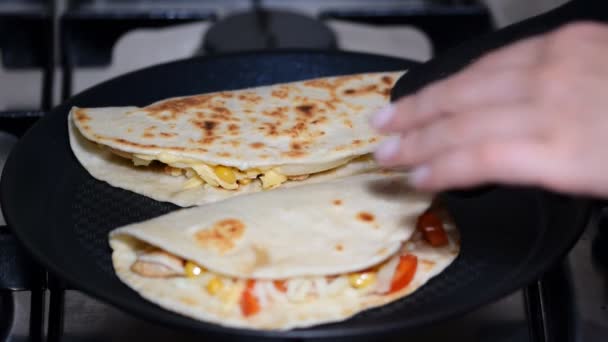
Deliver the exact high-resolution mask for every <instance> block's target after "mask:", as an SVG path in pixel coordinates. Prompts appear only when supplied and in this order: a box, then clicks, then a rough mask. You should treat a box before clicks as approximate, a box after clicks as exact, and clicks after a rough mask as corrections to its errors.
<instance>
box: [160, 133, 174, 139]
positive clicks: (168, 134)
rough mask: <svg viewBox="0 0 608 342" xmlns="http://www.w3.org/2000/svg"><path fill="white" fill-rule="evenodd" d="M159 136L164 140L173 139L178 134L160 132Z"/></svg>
mask: <svg viewBox="0 0 608 342" xmlns="http://www.w3.org/2000/svg"><path fill="white" fill-rule="evenodd" d="M159 134H160V136H161V137H163V138H173V137H174V136H176V135H177V134H176V133H169V132H160V133H159Z"/></svg>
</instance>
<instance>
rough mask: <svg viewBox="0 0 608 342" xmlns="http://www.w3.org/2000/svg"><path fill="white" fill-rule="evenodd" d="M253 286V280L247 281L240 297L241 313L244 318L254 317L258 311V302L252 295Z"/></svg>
mask: <svg viewBox="0 0 608 342" xmlns="http://www.w3.org/2000/svg"><path fill="white" fill-rule="evenodd" d="M254 286H255V280H252V279H250V280H247V285H246V287H245V290H244V291H243V295H242V296H241V312H242V313H243V316H245V317H249V316H252V315H255V314H256V313H258V312H259V311H260V302H259V301H258V298H257V297H256V296H255V294H254V293H253V287H254Z"/></svg>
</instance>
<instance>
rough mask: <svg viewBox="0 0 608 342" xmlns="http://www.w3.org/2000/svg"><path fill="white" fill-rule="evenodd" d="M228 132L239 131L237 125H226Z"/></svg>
mask: <svg viewBox="0 0 608 342" xmlns="http://www.w3.org/2000/svg"><path fill="white" fill-rule="evenodd" d="M228 130H229V131H230V132H234V131H238V130H239V125H237V124H230V125H228Z"/></svg>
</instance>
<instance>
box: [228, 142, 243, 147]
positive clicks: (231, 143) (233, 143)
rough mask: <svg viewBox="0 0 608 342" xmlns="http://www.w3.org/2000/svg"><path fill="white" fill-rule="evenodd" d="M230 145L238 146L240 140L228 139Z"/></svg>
mask: <svg viewBox="0 0 608 342" xmlns="http://www.w3.org/2000/svg"><path fill="white" fill-rule="evenodd" d="M230 145H232V147H239V146H240V145H241V142H240V141H238V140H230Z"/></svg>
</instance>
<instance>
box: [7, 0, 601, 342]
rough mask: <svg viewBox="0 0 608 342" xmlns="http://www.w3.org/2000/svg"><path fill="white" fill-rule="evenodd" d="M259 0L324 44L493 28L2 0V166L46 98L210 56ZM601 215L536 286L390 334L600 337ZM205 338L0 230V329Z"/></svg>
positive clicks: (417, 3)
mask: <svg viewBox="0 0 608 342" xmlns="http://www.w3.org/2000/svg"><path fill="white" fill-rule="evenodd" d="M256 5H257V6H262V7H263V8H264V9H272V10H276V11H289V12H290V13H295V14H296V15H298V16H301V17H306V18H307V19H308V22H309V23H311V25H316V24H319V27H324V28H326V29H327V30H328V31H329V32H330V34H331V35H333V44H329V45H327V46H326V45H323V44H325V43H323V40H322V39H320V40H319V42H315V43H316V44H319V48H333V49H343V50H351V51H365V52H373V53H378V54H386V55H393V56H400V57H404V58H408V59H411V60H415V61H421V62H422V61H426V60H428V59H429V58H431V57H432V56H433V55H434V54H440V53H442V52H443V51H445V50H446V49H449V48H450V47H452V46H454V45H456V44H458V43H459V42H461V41H463V40H466V39H468V38H471V37H474V36H476V35H481V34H484V33H487V32H489V31H491V30H493V29H495V27H496V25H495V23H494V22H493V20H492V16H491V14H490V12H489V11H488V9H487V7H486V6H483V5H481V4H480V3H479V2H477V1H431V0H409V1H408V0H402V1H397V0H393V1H375V2H373V4H372V3H371V2H369V1H367V2H366V1H357V0H341V1H332V0H324V1H317V0H311V1H305V0H301V1H290V2H286V1H264V2H260V3H257V4H256V3H255V2H250V1H237V0H229V1H219V0H218V1H187V0H184V1H182V0H180V1H154V0H147V1H119V0H114V1H92V0H91V1H53V2H45V1H34V0H29V1H25V0H23V1H16V0H12V1H8V2H6V3H3V4H2V5H0V48H2V50H1V52H2V62H3V63H2V64H3V66H4V69H2V70H1V71H0V89H3V92H2V93H3V94H0V166H1V165H3V163H4V161H5V159H6V155H7V154H8V153H9V151H10V148H11V147H12V146H13V145H14V144H15V143H16V142H17V140H18V139H19V137H21V136H22V135H23V134H24V132H25V131H26V130H27V129H28V128H29V127H30V126H31V125H32V124H33V123H34V122H35V121H36V120H37V119H39V118H40V117H42V116H44V115H45V114H46V112H47V111H48V110H49V109H50V108H51V106H52V105H53V103H58V102H59V101H61V100H62V99H65V98H68V97H69V96H71V95H72V94H74V93H77V92H79V91H81V90H83V89H85V88H88V87H90V86H92V85H94V84H96V83H99V82H101V81H104V80H106V79H109V78H112V77H115V76H117V75H120V74H122V73H125V72H129V71H132V70H135V69H139V68H142V67H145V66H148V65H153V64H157V63H162V62H166V61H170V60H175V59H180V58H186V57H189V56H192V55H200V54H213V53H218V51H217V50H213V49H209V48H206V44H205V43H206V40H205V38H206V33H208V32H209V31H210V30H211V29H212V28H214V27H215V28H217V27H218V26H216V25H217V24H218V23H225V21H226V19H227V18H230V16H232V15H234V14H237V13H242V12H244V11H248V10H251V9H252V6H256ZM452 26H454V27H458V30H450V29H449V27H452ZM446 27H447V28H446ZM11 32H19V34H11ZM91 37H93V38H94V39H91ZM222 39H225V38H222ZM25 42H27V43H25ZM53 42H54V43H53ZM296 43H297V42H296ZM330 43H331V41H330ZM264 44H265V43H263V44H261V46H258V47H256V48H260V49H263V48H264ZM5 89H6V91H5ZM606 214H608V212H607V213H600V214H598V215H596V216H594V217H593V218H592V219H591V220H590V222H589V224H588V227H587V229H586V232H585V233H584V235H583V236H582V238H581V239H580V241H579V242H578V243H577V245H576V246H575V247H574V248H573V249H572V251H571V252H570V253H569V254H568V256H567V258H565V259H564V260H563V261H562V262H561V263H559V264H557V265H555V266H554V267H553V268H552V269H551V270H550V271H549V272H547V273H546V274H544V275H543V276H542V277H540V278H539V279H538V280H537V281H535V282H534V283H531V284H529V285H528V286H527V287H525V288H522V289H520V290H519V291H517V292H515V293H513V294H511V295H509V296H507V297H505V298H503V299H501V300H499V301H497V302H495V303H491V304H488V305H486V306H483V307H481V308H478V309H477V310H475V311H473V312H470V313H468V314H466V315H462V316H460V317H454V318H452V319H451V320H448V321H444V322H439V323H435V324H433V325H429V326H426V327H424V328H422V329H420V330H419V331H415V332H409V333H407V334H406V333H404V334H403V335H401V336H399V337H397V338H392V339H391V340H390V341H402V340H403V341H405V340H408V341H445V340H456V341H465V340H466V341H479V342H483V341H505V342H506V341H579V340H580V341H602V340H605V337H606V336H608V311H607V307H608V302H607V300H606V298H608V297H607V295H608V293H607V292H606V285H605V284H606V283H605V282H606V280H607V279H608V275H607V274H606V272H607V271H608V237H607V236H608V220H605V219H604V216H605V215H606ZM2 223H3V221H2ZM204 338H205V336H201V335H194V334H191V333H189V332H187V331H176V330H174V329H170V328H166V327H164V326H161V325H157V324H154V323H150V322H147V321H144V320H141V319H139V318H137V317H134V316H132V315H130V314H127V313H124V312H122V311H120V310H118V309H116V308H114V307H112V306H110V305H107V304H105V303H102V302H99V301H97V300H95V299H93V298H91V297H89V296H87V295H86V294H85V293H83V292H80V291H78V290H76V289H72V288H69V287H66V286H65V284H63V283H62V282H61V281H60V280H59V279H56V278H54V277H53V276H52V275H49V274H47V273H46V271H45V270H44V269H43V268H41V267H40V266H39V265H37V264H36V263H35V262H33V261H32V260H31V259H30V258H29V256H28V255H27V254H26V253H25V252H24V251H23V250H22V249H21V247H20V246H19V245H18V243H17V242H16V241H15V238H14V236H13V235H12V234H11V233H10V231H9V229H7V227H2V228H0V340H7V341H30V340H31V341H36V340H50V341H78V340H86V341H106V340H115V341H130V340H146V341H165V340H167V339H169V340H180V341H195V340H196V341H199V340H201V339H204Z"/></svg>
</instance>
